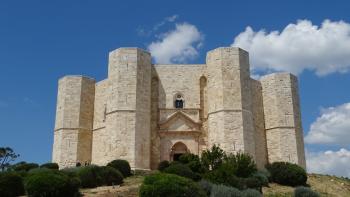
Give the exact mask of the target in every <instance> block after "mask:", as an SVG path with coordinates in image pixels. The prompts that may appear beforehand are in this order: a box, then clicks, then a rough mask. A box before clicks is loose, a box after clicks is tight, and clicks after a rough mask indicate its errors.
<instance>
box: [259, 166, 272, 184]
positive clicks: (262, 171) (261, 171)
mask: <svg viewBox="0 0 350 197" xmlns="http://www.w3.org/2000/svg"><path fill="white" fill-rule="evenodd" d="M258 173H259V174H263V175H265V177H266V178H267V180H268V181H269V182H271V181H272V179H271V173H270V172H269V171H268V170H267V169H266V168H263V169H260V170H258Z"/></svg>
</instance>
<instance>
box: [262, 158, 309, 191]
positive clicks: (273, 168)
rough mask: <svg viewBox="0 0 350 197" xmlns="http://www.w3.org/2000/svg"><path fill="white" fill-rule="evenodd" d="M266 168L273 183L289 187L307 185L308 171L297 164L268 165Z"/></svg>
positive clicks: (280, 163) (278, 163) (277, 163)
mask: <svg viewBox="0 0 350 197" xmlns="http://www.w3.org/2000/svg"><path fill="white" fill-rule="evenodd" d="M266 168H267V170H269V172H270V173H271V179H272V181H273V182H276V183H279V184H281V185H289V186H298V185H305V184H306V181H307V175H306V171H305V170H304V169H303V168H302V167H300V166H298V165H296V164H292V163H288V162H274V163H272V164H269V165H267V166H266Z"/></svg>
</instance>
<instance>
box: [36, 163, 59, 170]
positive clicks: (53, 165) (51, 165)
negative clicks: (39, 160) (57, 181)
mask: <svg viewBox="0 0 350 197" xmlns="http://www.w3.org/2000/svg"><path fill="white" fill-rule="evenodd" d="M40 168H48V169H53V170H58V168H59V166H58V164H57V163H44V164H42V165H41V166H40Z"/></svg>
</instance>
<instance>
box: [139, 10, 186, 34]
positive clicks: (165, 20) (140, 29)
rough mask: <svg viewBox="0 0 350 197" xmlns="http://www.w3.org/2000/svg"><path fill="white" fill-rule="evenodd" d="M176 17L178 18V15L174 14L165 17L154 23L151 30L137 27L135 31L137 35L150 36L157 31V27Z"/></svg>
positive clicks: (170, 21) (173, 20) (172, 20)
mask: <svg viewBox="0 0 350 197" xmlns="http://www.w3.org/2000/svg"><path fill="white" fill-rule="evenodd" d="M178 18H179V15H177V14H174V15H172V16H168V17H165V18H164V19H163V20H162V21H161V22H159V23H157V24H155V25H154V26H153V27H152V29H151V30H146V29H145V28H141V27H139V28H137V30H136V31H137V33H138V35H139V36H150V35H152V34H153V33H155V32H157V31H158V29H159V28H161V27H162V26H164V25H165V24H167V23H173V22H175V20H176V19H178Z"/></svg>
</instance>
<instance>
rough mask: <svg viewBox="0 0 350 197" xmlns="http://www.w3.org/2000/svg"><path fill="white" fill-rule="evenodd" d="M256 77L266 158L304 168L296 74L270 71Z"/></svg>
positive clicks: (270, 160)
mask: <svg viewBox="0 0 350 197" xmlns="http://www.w3.org/2000/svg"><path fill="white" fill-rule="evenodd" d="M260 81H261V85H262V95H263V106H264V115H265V130H266V141H267V152H268V160H269V162H270V163H272V162H275V161H287V162H292V163H296V164H298V165H300V166H302V167H304V168H305V154H304V141H303V130H302V125H301V115H300V104H299V94H298V80H297V78H296V77H295V76H294V75H292V74H289V73H274V74H270V75H266V76H263V77H262V78H261V80H260Z"/></svg>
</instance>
